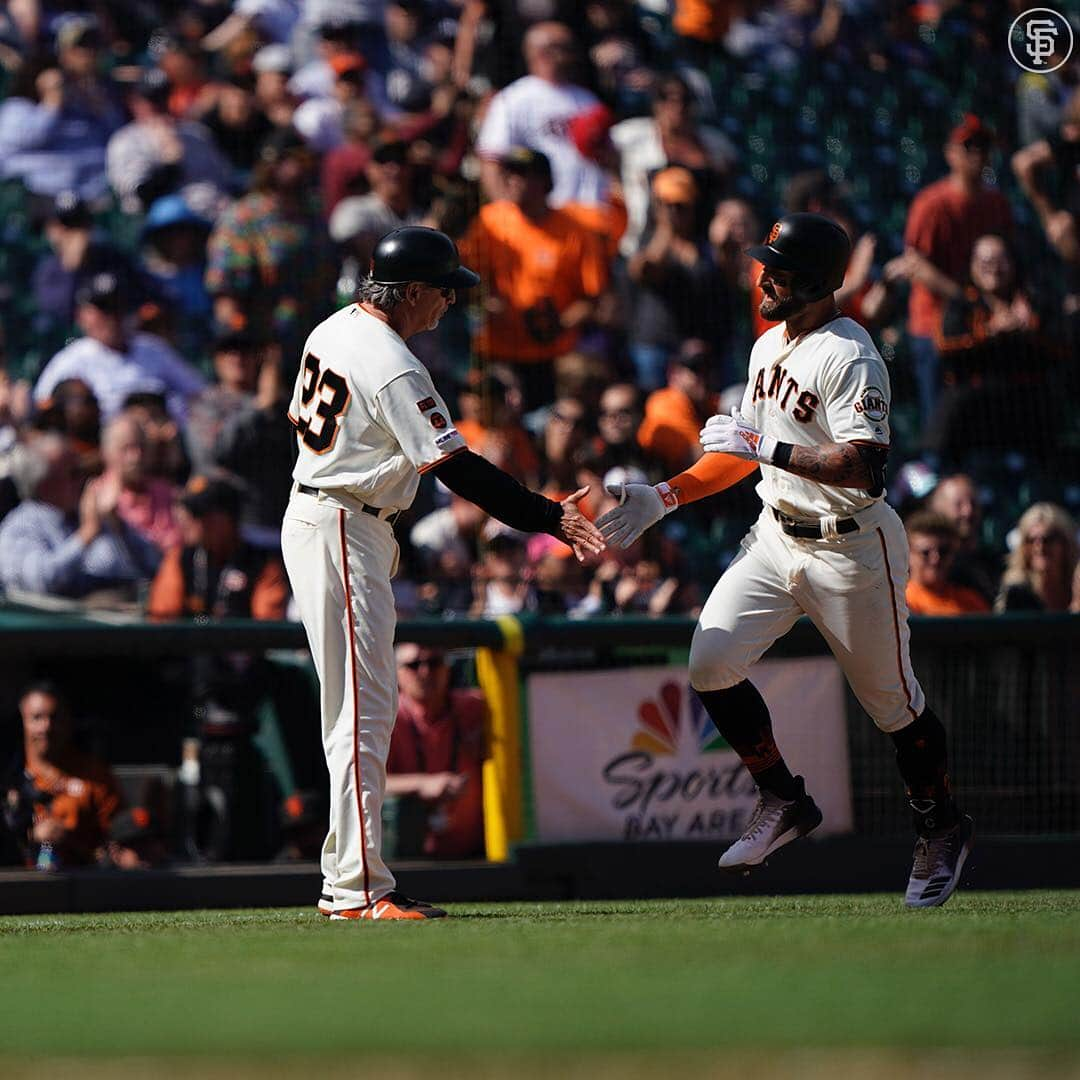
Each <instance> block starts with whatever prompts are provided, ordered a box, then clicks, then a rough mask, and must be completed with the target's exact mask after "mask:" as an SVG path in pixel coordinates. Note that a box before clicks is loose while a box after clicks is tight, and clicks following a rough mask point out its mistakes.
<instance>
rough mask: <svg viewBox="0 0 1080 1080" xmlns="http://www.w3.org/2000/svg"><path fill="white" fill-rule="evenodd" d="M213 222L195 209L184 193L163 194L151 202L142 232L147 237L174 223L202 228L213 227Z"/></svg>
mask: <svg viewBox="0 0 1080 1080" xmlns="http://www.w3.org/2000/svg"><path fill="white" fill-rule="evenodd" d="M213 224H214V223H213V222H212V221H210V220H209V219H208V218H205V217H203V216H202V214H199V213H197V212H196V211H195V210H193V209H192V208H191V206H190V205H189V204H188V201H187V200H186V199H185V198H184V197H183V195H162V196H161V198H160V199H155V200H154V201H153V202H152V203H151V204H150V209H149V210H148V211H147V213H146V218H145V219H144V220H143V228H142V232H143V236H144V237H145V236H147V235H149V234H150V233H154V232H157V231H158V230H159V229H168V228H169V227H170V226H172V225H195V226H198V227H199V228H202V229H211V228H212V227H213Z"/></svg>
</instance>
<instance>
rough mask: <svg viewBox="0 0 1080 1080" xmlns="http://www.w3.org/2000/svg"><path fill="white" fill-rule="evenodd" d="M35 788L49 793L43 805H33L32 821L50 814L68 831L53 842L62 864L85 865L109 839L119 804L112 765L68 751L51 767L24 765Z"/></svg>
mask: <svg viewBox="0 0 1080 1080" xmlns="http://www.w3.org/2000/svg"><path fill="white" fill-rule="evenodd" d="M26 772H27V775H28V776H29V777H30V779H31V781H32V782H33V784H34V787H35V788H37V790H38V791H40V792H43V793H46V794H50V795H52V799H51V801H50V802H49V804H48V805H47V806H46V805H44V804H43V803H37V804H36V805H35V806H34V821H35V823H36V822H38V821H43V820H46V819H48V818H52V819H53V820H55V821H58V822H59V823H60V824H61V825H63V827H64V829H65V830H66V831H67V835H66V837H65V839H64V841H63V843H61V844H58V845H56V850H57V854H58V856H59V858H60V865H61V866H68V865H70V866H86V865H88V864H90V863H93V861H94V855H95V853H96V851H97V849H98V848H99V847H101V846H102V845H103V844H104V843H105V841H106V840H107V839H108V835H109V826H110V825H111V824H112V819H113V815H114V814H115V813H116V811H117V810H118V809H119V808H120V801H121V800H120V786H119V784H117V782H116V777H115V776H113V773H112V769H110V768H109V766H108V765H106V764H105V762H103V761H101V760H99V759H98V758H95V757H92V756H91V755H89V754H83V753H79V752H78V751H74V750H73V751H71V752H70V753H68V754H67V755H66V757H65V759H64V760H63V761H62V762H61V763H60V764H59V765H55V766H54V768H53V769H49V768H48V767H47V766H46V767H44V768H42V767H37V768H32V767H31V766H30V765H29V764H27V765H26Z"/></svg>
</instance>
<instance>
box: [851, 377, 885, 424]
mask: <svg viewBox="0 0 1080 1080" xmlns="http://www.w3.org/2000/svg"><path fill="white" fill-rule="evenodd" d="M855 411H856V412H857V413H859V414H860V415H861V416H865V417H866V419H867V420H871V421H873V422H874V423H875V424H876V423H878V422H880V421H881V420H884V419H885V417H886V416H888V415H889V403H888V402H887V401H886V400H885V395H884V394H883V393H882V392H881V391H880V390H879V389H878V388H877V387H876V386H868V387H867V388H866V389H865V390H864V391H863V392H862V393H861V394H860V395H859V400H858V401H856V402H855Z"/></svg>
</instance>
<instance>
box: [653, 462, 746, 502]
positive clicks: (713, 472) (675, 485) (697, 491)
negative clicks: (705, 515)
mask: <svg viewBox="0 0 1080 1080" xmlns="http://www.w3.org/2000/svg"><path fill="white" fill-rule="evenodd" d="M757 467H758V463H757V462H756V461H747V460H746V459H745V458H739V457H735V456H734V455H733V454H703V455H702V456H701V457H700V458H698V460H697V461H695V462H694V464H693V465H691V466H690V468H689V469H687V470H686V471H685V472H681V473H679V474H678V475H677V476H673V477H672V478H671V479H670V480H669V481H668V487H670V488H671V490H672V491H673V492H674V493H675V495H676V496H677V497H678V500H679V505H680V506H685V505H686V504H687V503H692V502H697V501H698V499H704V498H705V497H706V496H707V495H715V494H716V493H717V492H718V491H724V490H726V489H727V488H729V487H734V486H735V485H736V484H737V483H738V482H739V481H740V480H742V479H743V478H744V477H747V476H749V475H750V474H751V473H752V472H753V471H754V470H755V469H756V468H757Z"/></svg>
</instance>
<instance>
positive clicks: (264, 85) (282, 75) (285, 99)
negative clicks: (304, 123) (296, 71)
mask: <svg viewBox="0 0 1080 1080" xmlns="http://www.w3.org/2000/svg"><path fill="white" fill-rule="evenodd" d="M251 70H252V71H253V72H254V74H255V104H256V106H257V107H258V109H259V111H260V112H262V113H263V115H264V116H266V118H267V119H268V120H269V121H270V122H271V123H272V124H273V125H274V127H277V128H285V127H288V126H289V125H290V124H291V123H292V118H293V113H294V112H295V110H296V102H295V100H294V99H293V96H292V94H290V93H289V76H290V75H291V74H292V55H291V54H290V52H289V49H288V46H286V45H264V46H263V47H262V48H261V49H260V50H259V51H258V52H257V53H256V54H255V56H254V57H253V58H252V61H251Z"/></svg>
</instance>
